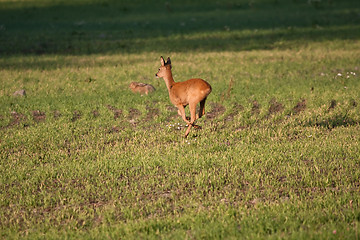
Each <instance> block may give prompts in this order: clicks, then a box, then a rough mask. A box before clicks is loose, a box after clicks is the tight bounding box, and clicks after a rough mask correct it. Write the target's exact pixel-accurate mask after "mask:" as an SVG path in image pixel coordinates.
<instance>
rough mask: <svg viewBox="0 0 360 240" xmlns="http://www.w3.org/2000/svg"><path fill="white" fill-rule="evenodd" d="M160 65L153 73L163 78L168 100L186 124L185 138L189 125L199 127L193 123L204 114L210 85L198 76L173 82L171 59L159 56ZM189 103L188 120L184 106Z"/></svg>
mask: <svg viewBox="0 0 360 240" xmlns="http://www.w3.org/2000/svg"><path fill="white" fill-rule="evenodd" d="M160 62H161V66H160V68H159V71H158V73H156V74H155V76H156V77H158V78H163V79H164V80H165V84H166V87H167V89H168V92H169V97H170V101H171V103H172V104H174V105H175V106H176V107H177V108H178V114H179V115H180V116H181V117H182V119H183V120H184V121H185V122H186V123H187V124H188V129H187V130H186V132H185V138H186V137H187V136H188V134H189V132H190V129H191V127H195V128H201V127H200V126H198V125H195V121H196V120H197V119H199V118H201V117H202V116H203V115H204V114H205V102H206V98H207V96H208V95H209V94H210V93H211V86H210V84H209V83H207V82H206V81H204V80H203V79H200V78H193V79H189V80H187V81H184V82H175V81H174V79H173V77H172V73H171V60H170V58H168V59H167V61H166V62H165V60H164V58H163V57H161V58H160ZM199 102H200V109H199V114H198V115H197V114H196V105H197V104H198V103H199ZM187 105H189V109H190V116H191V117H190V121H189V120H188V118H186V116H185V107H186V106H187Z"/></svg>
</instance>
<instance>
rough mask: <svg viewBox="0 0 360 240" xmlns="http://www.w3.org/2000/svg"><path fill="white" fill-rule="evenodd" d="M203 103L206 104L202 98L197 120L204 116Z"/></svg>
mask: <svg viewBox="0 0 360 240" xmlns="http://www.w3.org/2000/svg"><path fill="white" fill-rule="evenodd" d="M205 102H206V98H204V99H203V100H202V101H201V102H200V109H199V115H198V118H201V117H202V116H203V115H205Z"/></svg>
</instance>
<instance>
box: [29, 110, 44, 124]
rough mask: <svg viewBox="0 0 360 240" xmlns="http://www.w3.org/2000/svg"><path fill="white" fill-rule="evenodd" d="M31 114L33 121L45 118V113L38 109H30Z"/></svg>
mask: <svg viewBox="0 0 360 240" xmlns="http://www.w3.org/2000/svg"><path fill="white" fill-rule="evenodd" d="M32 116H33V119H34V121H35V122H43V121H45V119H46V114H45V113H44V112H41V111H39V110H35V111H32Z"/></svg>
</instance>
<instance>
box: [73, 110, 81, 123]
mask: <svg viewBox="0 0 360 240" xmlns="http://www.w3.org/2000/svg"><path fill="white" fill-rule="evenodd" d="M81 116H82V114H81V112H80V111H78V110H75V111H74V112H73V116H72V118H71V121H72V122H75V121H77V120H79V119H80V118H81Z"/></svg>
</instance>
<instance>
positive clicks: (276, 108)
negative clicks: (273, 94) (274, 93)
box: [267, 98, 284, 117]
mask: <svg viewBox="0 0 360 240" xmlns="http://www.w3.org/2000/svg"><path fill="white" fill-rule="evenodd" d="M269 103H270V107H269V112H268V114H267V116H268V117H269V116H271V115H273V114H275V113H278V112H282V111H283V110H284V106H283V105H282V104H281V103H279V102H277V101H276V99H275V98H273V99H271V100H270V102H269Z"/></svg>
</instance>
